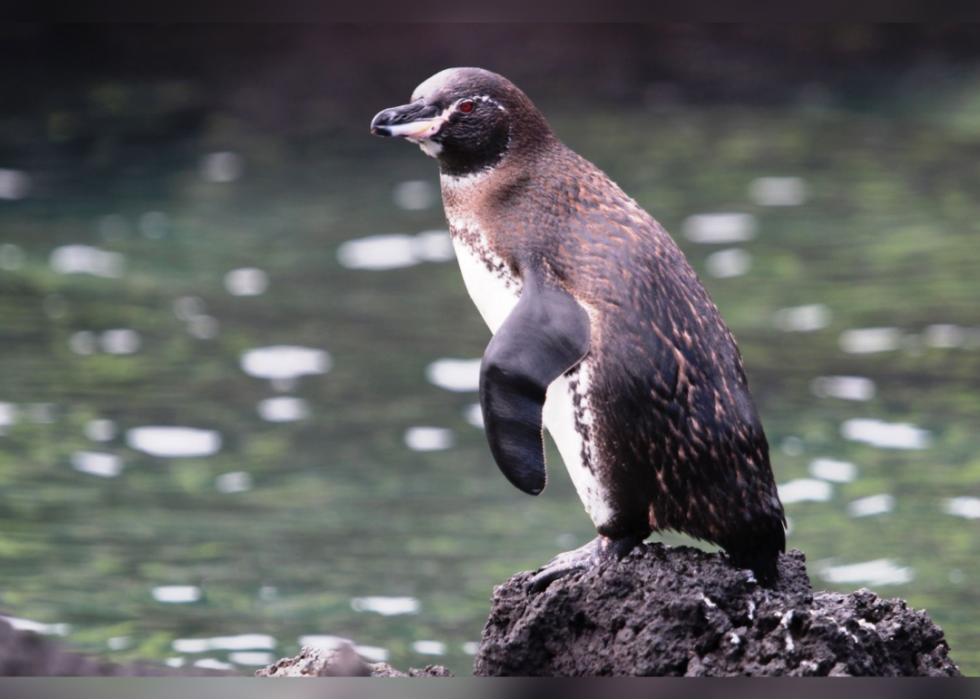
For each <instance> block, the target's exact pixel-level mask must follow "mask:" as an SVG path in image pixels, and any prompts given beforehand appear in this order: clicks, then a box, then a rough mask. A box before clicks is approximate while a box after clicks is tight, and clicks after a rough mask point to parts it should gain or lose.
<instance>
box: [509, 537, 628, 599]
mask: <svg viewBox="0 0 980 699" xmlns="http://www.w3.org/2000/svg"><path fill="white" fill-rule="evenodd" d="M640 541H642V538H640V539H638V538H636V537H624V538H622V539H610V538H608V537H605V536H602V535H601V534H600V535H599V536H598V537H596V538H595V539H593V540H592V541H590V542H589V543H587V544H586V545H585V546H581V547H579V548H577V549H575V550H573V551H565V552H564V553H559V554H558V555H557V556H555V557H554V558H552V559H551V560H550V561H548V562H547V563H546V564H545V565H543V566H542V567H541V568H539V569H538V570H537V572H535V574H534V575H532V576H531V579H530V580H528V581H527V584H526V585H525V590H526V591H527V593H528V594H533V593H536V592H542V591H543V590H546V589H547V588H548V586H549V585H551V583H553V582H554V581H555V580H558V579H559V578H564V577H565V576H566V575H571V574H572V573H577V572H580V571H583V570H587V569H588V568H592V567H593V566H598V565H602V564H603V563H605V562H607V561H609V560H619V559H620V558H622V557H623V556H625V555H626V554H628V553H629V552H630V551H632V550H633V548H634V547H635V546H636V545H637V544H638V543H639V542H640Z"/></svg>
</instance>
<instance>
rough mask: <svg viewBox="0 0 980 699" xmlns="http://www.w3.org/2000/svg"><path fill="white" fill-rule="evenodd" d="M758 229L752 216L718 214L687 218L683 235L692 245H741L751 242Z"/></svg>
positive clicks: (757, 223)
mask: <svg viewBox="0 0 980 699" xmlns="http://www.w3.org/2000/svg"><path fill="white" fill-rule="evenodd" d="M758 228H759V222H758V219H756V217H755V216H753V215H752V214H741V213H720V214H697V215H695V216H689V217H688V218H687V219H686V220H685V221H684V225H683V230H684V235H685V237H687V239H688V240H690V241H691V242H693V243H704V244H714V243H743V242H745V241H748V240H752V239H753V238H755V236H756V232H757V231H758Z"/></svg>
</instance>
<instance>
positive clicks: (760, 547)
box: [723, 518, 786, 588]
mask: <svg viewBox="0 0 980 699" xmlns="http://www.w3.org/2000/svg"><path fill="white" fill-rule="evenodd" d="M770 525H771V526H767V527H766V528H765V530H764V532H761V533H759V532H757V533H756V535H755V536H752V537H745V538H740V540H739V541H738V543H733V544H732V545H730V546H723V548H724V549H725V550H726V551H727V552H728V555H729V557H730V558H731V561H732V563H733V564H734V565H735V567H736V568H744V569H748V570H751V571H752V573H753V574H754V575H755V579H756V580H757V581H758V582H759V584H760V585H762V587H768V588H772V587H775V586H776V583H778V582H779V554H780V553H782V552H783V551H785V550H786V534H785V530H784V529H783V524H782V521H781V520H778V521H777V520H775V518H774V519H773V520H772V521H771V522H770Z"/></svg>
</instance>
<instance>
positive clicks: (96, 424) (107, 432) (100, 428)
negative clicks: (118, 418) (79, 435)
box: [85, 419, 117, 442]
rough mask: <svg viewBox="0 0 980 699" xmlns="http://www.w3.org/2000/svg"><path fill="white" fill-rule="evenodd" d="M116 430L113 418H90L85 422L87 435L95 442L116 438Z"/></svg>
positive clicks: (109, 440)
mask: <svg viewBox="0 0 980 699" xmlns="http://www.w3.org/2000/svg"><path fill="white" fill-rule="evenodd" d="M116 431H117V428H116V423H115V422H114V421H112V420H105V419H102V420H90V421H89V422H88V423H86V424H85V436H86V437H88V438H89V439H90V440H92V441H93V442H111V441H112V440H113V439H115V438H116Z"/></svg>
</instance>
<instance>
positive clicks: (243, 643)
mask: <svg viewBox="0 0 980 699" xmlns="http://www.w3.org/2000/svg"><path fill="white" fill-rule="evenodd" d="M276 646H277V643H276V639H275V638H273V637H272V636H269V635H268V634H261V633H245V634H239V635H237V636H214V637H212V638H178V639H175V640H174V642H173V643H171V644H170V647H171V648H173V650H174V652H175V653H188V654H195V653H207V652H208V651H212V650H264V649H268V650H272V649H274V648H275V647H276Z"/></svg>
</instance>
